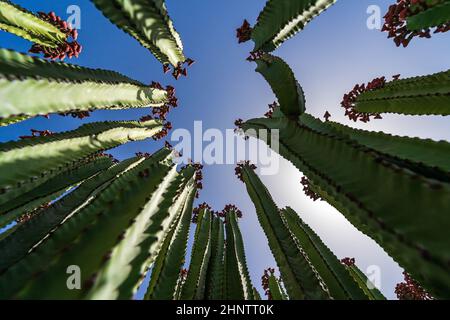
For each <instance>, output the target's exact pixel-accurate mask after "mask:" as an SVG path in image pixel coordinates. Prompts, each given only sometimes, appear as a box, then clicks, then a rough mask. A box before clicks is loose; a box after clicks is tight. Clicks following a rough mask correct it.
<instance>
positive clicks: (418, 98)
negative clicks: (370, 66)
mask: <svg viewBox="0 0 450 320" xmlns="http://www.w3.org/2000/svg"><path fill="white" fill-rule="evenodd" d="M381 80H382V81H381V82H380V85H379V86H376V87H374V88H371V86H370V85H368V86H356V87H355V89H354V90H353V91H352V92H351V93H350V94H346V95H345V96H344V99H343V101H342V107H344V108H345V109H346V114H347V115H349V116H350V119H352V117H351V116H352V115H353V114H356V116H357V117H358V114H359V115H360V116H359V117H361V115H362V116H364V115H367V114H369V115H370V114H379V113H400V114H409V115H450V70H447V71H444V72H439V73H436V74H432V75H428V76H422V77H413V78H408V79H401V80H399V79H398V76H396V77H395V78H394V80H392V81H390V82H386V81H385V78H384V77H383V78H381ZM355 90H356V91H355ZM354 120H356V119H354Z"/></svg>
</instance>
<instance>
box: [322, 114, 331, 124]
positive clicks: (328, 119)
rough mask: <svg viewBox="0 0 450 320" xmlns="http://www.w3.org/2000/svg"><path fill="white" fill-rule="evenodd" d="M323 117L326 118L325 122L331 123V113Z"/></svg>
mask: <svg viewBox="0 0 450 320" xmlns="http://www.w3.org/2000/svg"><path fill="white" fill-rule="evenodd" d="M323 117H324V118H325V121H327V122H328V121H330V118H331V113H329V112H328V111H326V112H325V114H324V115H323Z"/></svg>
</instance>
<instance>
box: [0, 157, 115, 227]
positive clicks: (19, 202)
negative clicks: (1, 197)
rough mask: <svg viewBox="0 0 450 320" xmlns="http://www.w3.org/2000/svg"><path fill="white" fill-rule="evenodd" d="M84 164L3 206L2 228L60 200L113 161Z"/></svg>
mask: <svg viewBox="0 0 450 320" xmlns="http://www.w3.org/2000/svg"><path fill="white" fill-rule="evenodd" d="M83 162H84V161H81V163H80V164H79V165H77V166H76V167H74V168H71V169H69V170H68V171H65V172H62V173H61V174H59V175H57V176H55V177H54V178H52V179H49V180H47V181H46V182H44V183H43V184H41V185H39V186H37V187H36V188H34V189H32V190H30V191H28V192H24V193H21V194H20V195H19V196H18V197H17V198H14V199H12V200H10V201H8V202H6V203H4V204H1V205H0V227H4V226H5V225H7V224H8V223H10V222H11V221H13V220H14V219H17V218H18V217H19V216H20V215H22V214H24V213H27V212H29V211H32V210H34V209H36V208H38V207H39V206H41V205H43V204H45V203H48V202H49V201H51V200H53V199H56V198H58V197H59V196H60V195H61V194H64V193H65V192H66V190H68V189H70V188H72V187H73V186H75V185H77V184H79V183H80V182H82V181H83V180H85V179H88V178H90V177H92V176H94V175H96V174H98V173H99V172H100V171H102V170H105V169H107V168H108V167H110V166H111V165H112V161H111V159H110V158H109V157H107V156H100V157H98V159H95V158H93V159H88V160H87V163H83Z"/></svg>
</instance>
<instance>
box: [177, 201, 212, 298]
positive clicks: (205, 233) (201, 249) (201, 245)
mask: <svg viewBox="0 0 450 320" xmlns="http://www.w3.org/2000/svg"><path fill="white" fill-rule="evenodd" d="M212 220H213V214H212V212H211V211H210V210H209V209H208V208H204V209H201V210H200V211H199V213H198V217H197V222H196V223H197V227H196V229H195V236H194V244H193V247H192V252H191V263H190V265H189V271H188V273H187V277H186V281H185V282H184V284H183V288H182V289H181V294H180V299H181V300H194V299H195V300H202V299H204V297H205V280H206V272H207V270H208V264H209V260H210V257H211V229H212Z"/></svg>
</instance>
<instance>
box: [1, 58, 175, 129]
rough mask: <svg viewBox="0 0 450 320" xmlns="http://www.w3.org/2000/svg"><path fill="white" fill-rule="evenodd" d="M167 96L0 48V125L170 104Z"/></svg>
mask: <svg viewBox="0 0 450 320" xmlns="http://www.w3.org/2000/svg"><path fill="white" fill-rule="evenodd" d="M86 92H89V94H86ZM173 94H174V90H173V88H172V87H170V90H163V89H157V88H154V87H152V86H148V85H144V84H142V83H140V82H138V81H135V80H133V79H130V78H128V77H125V76H123V75H121V74H119V73H116V72H112V71H106V70H100V69H89V68H84V67H79V66H75V65H68V64H65V63H55V62H47V61H45V60H42V59H38V58H32V57H28V56H26V55H24V54H21V53H18V52H15V51H11V50H5V49H0V95H1V97H2V101H3V107H2V108H1V110H0V126H1V125H7V124H10V123H11V122H17V121H20V120H24V119H26V118H27V117H33V116H37V115H48V114H49V113H63V114H67V113H70V112H81V111H92V110H98V109H127V108H140V107H149V106H150V107H162V106H164V105H167V106H169V105H171V104H172V105H176V103H177V102H176V99H174V96H173ZM11 118H12V119H13V121H11V120H9V119H11Z"/></svg>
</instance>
